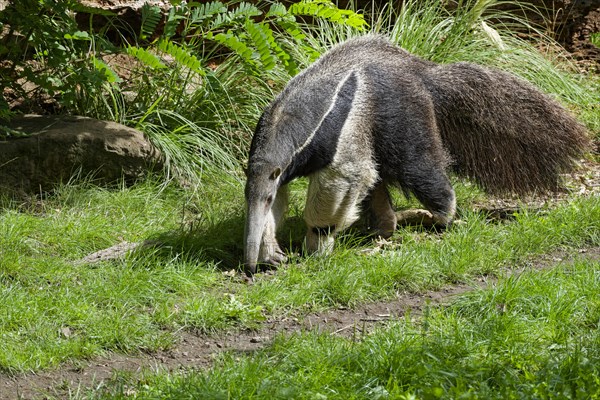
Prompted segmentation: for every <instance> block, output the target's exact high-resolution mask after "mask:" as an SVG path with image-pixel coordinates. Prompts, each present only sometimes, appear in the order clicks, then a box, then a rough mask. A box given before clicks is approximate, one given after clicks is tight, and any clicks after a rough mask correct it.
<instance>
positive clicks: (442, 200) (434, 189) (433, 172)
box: [399, 158, 456, 227]
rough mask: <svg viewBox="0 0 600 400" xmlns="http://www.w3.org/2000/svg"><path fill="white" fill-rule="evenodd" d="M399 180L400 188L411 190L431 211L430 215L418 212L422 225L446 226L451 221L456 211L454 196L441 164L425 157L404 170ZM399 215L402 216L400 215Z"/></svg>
mask: <svg viewBox="0 0 600 400" xmlns="http://www.w3.org/2000/svg"><path fill="white" fill-rule="evenodd" d="M400 181H401V182H402V188H403V189H405V190H406V189H407V190H409V191H410V192H412V193H413V194H414V195H415V197H416V198H417V199H418V200H419V201H420V202H421V204H423V205H424V206H425V208H427V210H428V211H429V213H431V216H429V215H428V214H427V213H421V214H420V216H421V218H422V223H423V224H424V225H435V226H439V227H446V226H447V225H448V224H450V223H451V222H452V219H453V218H454V214H455V213H456V196H455V194H454V189H452V185H451V184H450V180H449V179H448V176H447V175H446V172H445V168H444V166H443V165H440V164H439V163H436V162H434V161H432V160H428V159H427V158H425V159H424V160H420V162H416V163H414V164H412V165H411V166H410V167H409V168H408V171H404V173H403V174H402V179H401V180H400ZM399 217H400V218H402V217H401V215H399ZM428 219H430V221H428ZM399 222H401V221H399Z"/></svg>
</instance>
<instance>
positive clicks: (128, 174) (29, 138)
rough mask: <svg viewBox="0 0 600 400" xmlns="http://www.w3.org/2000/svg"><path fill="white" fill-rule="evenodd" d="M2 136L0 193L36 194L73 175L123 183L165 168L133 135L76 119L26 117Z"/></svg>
mask: <svg viewBox="0 0 600 400" xmlns="http://www.w3.org/2000/svg"><path fill="white" fill-rule="evenodd" d="M5 126H6V127H7V128H9V129H11V130H13V131H17V132H18V133H22V134H23V135H21V134H14V133H15V132H13V134H11V135H9V136H8V137H3V136H0V193H10V194H30V193H32V194H36V193H40V192H45V191H49V190H52V189H53V188H54V187H56V185H57V184H60V183H61V182H68V181H69V180H70V179H71V178H72V177H73V176H74V175H78V176H81V177H89V176H91V177H93V179H94V182H95V183H98V184H106V183H111V182H115V181H119V180H121V179H124V181H125V182H127V183H132V182H135V181H136V180H138V179H140V178H142V177H143V176H145V175H147V174H148V173H149V172H151V171H158V170H161V169H162V167H163V161H162V157H161V155H160V152H159V151H158V150H157V149H156V148H155V147H154V146H153V145H152V144H151V143H150V141H148V139H147V138H146V137H145V136H144V134H143V133H142V132H140V131H138V130H136V129H133V128H129V127H127V126H124V125H121V124H118V123H116V122H109V121H100V120H96V119H92V118H86V117H74V116H40V115H26V116H23V117H19V118H16V119H14V120H12V121H10V122H9V123H8V124H5Z"/></svg>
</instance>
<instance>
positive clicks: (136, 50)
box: [126, 46, 167, 69]
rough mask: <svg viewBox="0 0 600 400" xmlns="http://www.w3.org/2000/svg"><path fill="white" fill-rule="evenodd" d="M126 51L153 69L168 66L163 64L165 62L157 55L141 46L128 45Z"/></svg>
mask: <svg viewBox="0 0 600 400" xmlns="http://www.w3.org/2000/svg"><path fill="white" fill-rule="evenodd" d="M126 51H127V54H129V55H130V56H132V57H135V58H136V59H137V60H139V61H141V62H142V63H143V64H144V65H145V66H147V67H150V68H152V69H163V68H167V66H166V65H165V64H163V62H162V61H161V60H160V58H159V57H158V56H157V55H155V54H152V53H150V52H149V51H148V50H146V49H142V48H141V47H135V46H129V47H127V50H126Z"/></svg>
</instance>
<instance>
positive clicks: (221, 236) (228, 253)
mask: <svg viewBox="0 0 600 400" xmlns="http://www.w3.org/2000/svg"><path fill="white" fill-rule="evenodd" d="M244 222H245V221H244V218H243V217H242V216H235V217H232V218H228V219H223V220H220V221H217V222H215V223H214V224H210V225H208V224H205V225H204V226H196V227H195V226H191V227H187V228H182V229H181V230H178V231H169V232H164V233H162V234H159V235H156V236H154V237H151V238H148V240H146V241H145V243H147V245H146V244H145V245H143V246H140V247H139V248H138V249H137V250H136V251H135V253H136V255H137V256H142V257H143V256H144V255H146V254H152V256H153V257H159V258H165V259H173V258H174V257H175V256H178V257H181V258H183V259H185V260H187V261H188V262H196V263H199V264H200V263H206V264H209V265H211V266H216V267H217V268H219V269H221V270H224V271H229V270H231V269H241V265H242V258H243V255H244V244H243V236H244ZM305 229H306V228H305V225H304V221H303V220H302V218H300V217H290V218H287V219H286V221H285V222H284V224H283V226H282V227H281V230H280V234H279V235H278V236H279V237H278V240H279V243H280V245H281V247H282V249H283V250H284V251H285V252H286V253H288V254H298V253H300V252H301V247H302V240H303V239H304V233H305ZM260 269H262V270H268V269H272V268H269V267H268V266H261V268H260Z"/></svg>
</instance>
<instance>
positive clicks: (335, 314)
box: [0, 247, 600, 400]
mask: <svg viewBox="0 0 600 400" xmlns="http://www.w3.org/2000/svg"><path fill="white" fill-rule="evenodd" d="M581 256H583V257H586V258H591V259H593V260H600V247H598V248H592V249H587V250H585V251H582V252H581ZM569 260H572V256H566V255H564V254H553V255H551V256H546V257H544V258H541V259H539V260H536V261H535V262H533V263H528V264H527V266H526V267H520V268H517V269H513V270H509V271H507V273H509V274H518V273H521V272H522V271H524V270H526V269H548V268H551V267H553V266H555V265H557V263H559V262H568V261H569ZM495 282H496V280H495V279H493V278H488V277H480V278H478V279H476V280H474V281H473V282H472V283H471V284H468V285H467V284H460V285H452V286H447V287H445V288H444V289H442V290H439V291H429V292H425V293H420V294H410V293H406V294H400V295H398V297H397V298H396V299H394V300H391V301H383V302H376V303H371V304H366V305H363V306H361V307H358V308H356V309H346V308H340V309H335V310H330V311H326V312H322V313H312V314H309V315H306V316H303V317H298V318H295V317H288V318H279V319H272V320H268V321H267V322H265V323H263V324H262V325H261V327H260V328H259V329H258V330H255V331H242V332H233V333H226V334H221V335H213V336H209V335H197V334H194V333H191V332H187V331H186V332H180V333H178V336H179V338H180V339H179V343H178V344H177V345H176V346H174V348H172V349H170V350H166V351H159V352H156V353H153V354H141V355H134V356H127V355H122V354H112V353H111V354H109V355H108V356H106V357H101V358H97V359H95V360H92V361H90V362H87V363H81V362H79V363H73V364H66V365H63V366H62V367H61V368H59V369H56V370H51V371H46V372H40V373H37V374H33V373H29V374H21V375H16V376H6V375H0V399H3V400H4V399H5V400H10V399H40V398H42V399H43V398H46V395H47V394H49V395H52V396H56V397H58V398H68V397H69V393H75V392H77V390H78V389H81V388H92V387H99V386H100V385H102V384H103V382H105V381H106V380H107V379H110V378H111V377H112V376H113V373H114V372H115V371H124V372H130V373H138V372H140V371H142V370H157V369H160V370H170V371H174V370H178V369H181V368H186V367H209V366H211V365H212V362H213V360H214V358H215V356H216V355H217V354H219V353H221V352H224V351H237V352H241V353H248V352H252V351H255V350H259V349H261V348H264V347H266V346H268V345H269V344H270V342H271V341H272V339H273V338H274V337H275V336H276V335H278V334H281V333H283V334H292V333H295V332H302V331H306V330H317V331H321V332H329V333H331V334H334V335H340V336H345V337H359V338H360V337H361V336H362V335H364V334H365V333H368V332H370V331H372V330H373V329H374V328H375V327H376V326H377V325H380V324H385V323H386V322H387V321H389V320H390V319H397V318H402V317H404V316H405V315H406V314H407V312H410V315H411V316H419V315H420V314H421V313H422V312H423V310H424V309H425V308H426V307H427V306H437V305H444V304H447V303H449V302H450V301H452V299H453V298H455V297H456V296H458V295H460V294H463V293H465V292H467V291H470V290H474V289H477V288H486V287H489V286H490V285H493V284H494V283H495Z"/></svg>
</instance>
